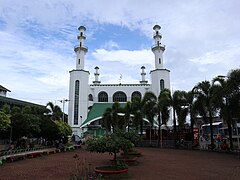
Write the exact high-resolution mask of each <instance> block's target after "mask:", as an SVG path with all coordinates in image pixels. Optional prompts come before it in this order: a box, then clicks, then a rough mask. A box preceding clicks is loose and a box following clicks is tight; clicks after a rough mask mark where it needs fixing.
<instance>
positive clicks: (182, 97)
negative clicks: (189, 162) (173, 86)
mask: <svg viewBox="0 0 240 180" xmlns="http://www.w3.org/2000/svg"><path fill="white" fill-rule="evenodd" d="M186 105H187V102H186V92H185V91H180V90H177V91H174V93H173V95H172V107H173V127H174V141H175V142H174V144H175V145H176V139H177V137H178V131H177V121H176V115H177V119H178V125H179V127H181V128H182V127H183V125H184V123H185V121H186V116H187V109H186Z"/></svg>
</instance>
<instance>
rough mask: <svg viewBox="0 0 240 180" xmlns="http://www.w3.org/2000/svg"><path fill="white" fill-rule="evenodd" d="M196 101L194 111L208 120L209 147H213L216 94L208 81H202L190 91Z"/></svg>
mask: <svg viewBox="0 0 240 180" xmlns="http://www.w3.org/2000/svg"><path fill="white" fill-rule="evenodd" d="M192 92H193V93H194V97H195V100H196V109H197V111H198V113H199V115H201V114H202V115H203V116H205V117H206V118H207V119H208V120H209V124H210V139H211V146H212V148H213V147H214V139H213V125H212V124H213V116H214V115H215V114H216V106H215V105H214V104H215V102H214V101H215V100H216V94H215V93H214V88H213V87H212V85H211V84H210V82H209V81H202V82H200V83H198V84H197V85H196V86H195V87H194V88H193V90H192Z"/></svg>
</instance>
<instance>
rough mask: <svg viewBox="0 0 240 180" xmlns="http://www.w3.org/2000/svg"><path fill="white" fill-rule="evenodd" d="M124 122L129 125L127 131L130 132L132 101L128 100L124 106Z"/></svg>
mask: <svg viewBox="0 0 240 180" xmlns="http://www.w3.org/2000/svg"><path fill="white" fill-rule="evenodd" d="M124 113H125V115H124V122H125V125H126V126H127V127H128V128H127V131H128V132H129V126H130V118H131V117H130V115H131V102H129V101H128V102H127V104H126V106H125V107H124Z"/></svg>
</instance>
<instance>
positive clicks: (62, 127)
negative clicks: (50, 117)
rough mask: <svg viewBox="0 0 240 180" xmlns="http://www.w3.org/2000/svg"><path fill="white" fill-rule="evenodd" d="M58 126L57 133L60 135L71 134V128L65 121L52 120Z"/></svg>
mask: <svg viewBox="0 0 240 180" xmlns="http://www.w3.org/2000/svg"><path fill="white" fill-rule="evenodd" d="M54 122H55V124H56V125H57V127H58V130H59V135H61V136H65V137H67V136H70V135H71V134H72V128H71V127H70V126H69V125H68V124H67V123H65V122H62V121H54Z"/></svg>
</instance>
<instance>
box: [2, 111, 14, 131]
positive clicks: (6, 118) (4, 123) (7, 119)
mask: <svg viewBox="0 0 240 180" xmlns="http://www.w3.org/2000/svg"><path fill="white" fill-rule="evenodd" d="M10 123H11V120H10V116H9V115H7V114H5V113H4V112H0V132H1V131H4V130H6V129H7V128H9V127H10Z"/></svg>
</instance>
